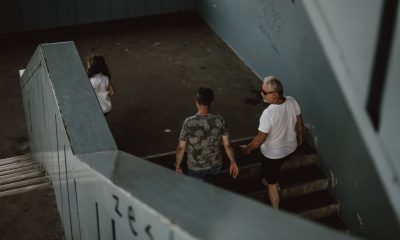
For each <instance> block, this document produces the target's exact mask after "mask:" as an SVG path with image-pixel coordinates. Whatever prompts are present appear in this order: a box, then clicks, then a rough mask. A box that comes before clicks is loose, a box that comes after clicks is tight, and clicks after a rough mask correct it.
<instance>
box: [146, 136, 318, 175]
mask: <svg viewBox="0 0 400 240" xmlns="http://www.w3.org/2000/svg"><path fill="white" fill-rule="evenodd" d="M249 142H250V140H244V141H237V142H235V143H232V146H233V148H234V151H235V158H236V161H237V164H238V166H239V167H244V166H247V165H251V164H257V163H260V161H261V159H263V158H264V157H263V155H262V154H261V152H260V151H259V150H257V151H253V152H252V153H251V154H249V155H245V154H243V153H242V151H241V150H240V148H239V146H240V145H243V144H248V143H249ZM222 154H223V159H224V161H223V166H222V168H223V169H228V167H229V161H228V158H227V156H226V154H225V152H224V151H222ZM309 155H315V151H314V150H312V148H311V147H310V146H308V145H307V144H302V145H301V146H299V147H298V148H297V149H296V151H295V154H294V157H293V158H292V159H291V160H289V162H290V161H296V160H297V159H298V158H303V157H304V156H309ZM144 158H146V157H144ZM186 158H187V157H186V153H185V156H184V158H183V159H184V161H185V160H186ZM175 159H176V158H175V152H173V151H172V152H169V153H166V154H162V155H160V156H157V157H151V158H149V159H148V161H150V162H152V163H155V164H157V165H161V166H164V167H166V168H170V169H173V168H174V163H175ZM185 165H186V164H183V166H184V167H185Z"/></svg>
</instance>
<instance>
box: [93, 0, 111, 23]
mask: <svg viewBox="0 0 400 240" xmlns="http://www.w3.org/2000/svg"><path fill="white" fill-rule="evenodd" d="M92 4H93V5H92V6H91V7H92V8H93V20H94V21H95V22H100V21H104V20H107V19H111V11H112V4H111V0H94V1H93V2H92Z"/></svg>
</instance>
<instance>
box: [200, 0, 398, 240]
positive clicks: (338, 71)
mask: <svg viewBox="0 0 400 240" xmlns="http://www.w3.org/2000/svg"><path fill="white" fill-rule="evenodd" d="M328 2H329V3H328ZM333 2H334V3H331V1H278V0H257V1H253V2H251V3H250V2H244V1H240V0H198V1H196V7H197V10H198V12H199V13H200V14H201V15H202V16H203V18H204V19H205V20H206V21H207V22H208V23H209V25H210V26H211V27H212V28H213V29H214V30H215V32H216V33H217V34H218V35H220V36H221V37H222V38H223V39H224V40H225V41H226V42H227V43H228V44H229V45H230V46H231V47H232V48H233V49H234V51H235V52H236V53H237V54H238V55H239V56H240V57H241V58H242V59H243V60H244V61H245V62H246V64H248V65H249V66H250V67H251V68H252V69H253V70H254V71H255V72H256V73H257V74H258V75H259V76H260V77H264V76H266V75H271V74H272V75H276V76H278V77H279V78H280V79H281V80H282V81H283V84H284V87H285V94H286V95H292V96H294V97H295V98H296V99H297V100H298V101H299V103H300V106H301V108H302V114H303V117H304V119H305V123H306V125H307V127H308V128H309V129H310V132H311V133H312V134H313V136H314V142H315V144H316V146H317V150H318V154H319V156H320V157H321V164H322V166H323V168H324V169H325V171H326V172H327V173H328V174H329V175H330V178H331V182H332V190H333V191H334V193H335V195H336V196H337V197H338V199H339V201H340V202H341V205H342V209H343V211H342V216H343V217H344V219H345V221H346V223H348V224H349V226H350V228H351V230H352V231H353V232H355V233H358V234H360V235H363V236H367V237H370V238H380V237H382V238H388V239H397V238H399V237H400V229H399V226H400V224H399V214H400V207H399V203H400V202H399V201H398V198H399V192H400V191H399V189H400V187H399V183H398V182H396V181H393V179H396V177H397V178H398V173H399V171H393V170H390V167H389V166H390V161H388V160H389V159H388V158H387V156H385V154H384V149H383V148H382V146H381V143H380V140H379V139H378V136H377V133H376V132H374V131H373V130H372V129H373V128H372V125H371V123H370V120H369V118H368V116H367V113H366V110H365V104H366V103H365V102H364V100H365V89H366V87H365V86H366V85H368V84H369V78H368V76H369V74H370V72H368V70H369V69H370V67H371V66H370V65H371V62H372V59H371V58H372V56H373V53H374V50H375V40H374V39H376V38H377V36H376V34H377V30H376V26H377V25H379V24H378V23H377V22H376V21H377V20H378V19H380V15H379V13H380V8H379V5H380V4H381V3H379V4H378V3H377V2H376V1H372V0H371V1H360V0H352V1H333ZM320 3H321V4H320ZM322 3H324V4H327V5H324V4H322ZM313 4H315V5H317V6H318V7H315V8H310V7H309V6H310V5H313ZM359 5H362V6H363V10H362V11H359V10H358V8H359ZM377 5H378V6H377ZM364 8H366V9H364ZM310 9H311V10H310ZM321 9H322V10H321ZM336 9H345V10H346V11H345V12H346V14H345V15H344V17H343V19H339V18H342V16H343V15H341V14H338V12H337V11H336ZM321 12H322V14H320V13H321ZM324 12H329V14H325V15H324ZM316 13H318V14H316ZM366 13H367V14H366ZM377 14H378V15H377ZM315 15H318V16H317V17H316V16H315ZM370 15H371V16H370ZM372 15H373V16H372ZM352 18H355V19H354V20H353V22H351V23H349V24H347V22H349V21H351V20H352ZM346 19H347V21H346ZM371 21H372V22H371ZM331 24H332V25H331ZM357 24H359V25H360V27H359V28H355V27H354V25H357ZM321 31H325V32H326V33H325V32H324V33H321ZM364 38H365V39H366V41H363V39H364ZM398 45H399V41H397V46H398ZM352 62H356V64H352ZM397 65H398V62H397ZM394 75H395V76H396V79H399V75H396V74H394ZM260 84H261V82H260ZM357 85H363V87H360V88H359V87H355V86H357ZM392 86H394V85H392ZM399 90H400V89H399V88H396V90H395V91H397V92H398V91H399ZM391 101H392V102H391V106H394V105H396V106H397V105H398V104H397V103H396V104H395V101H394V100H393V99H392V100H391ZM397 102H398V101H397ZM396 116H399V114H397V115H396ZM388 117H390V115H389V116H388ZM390 118H393V116H392V117H390ZM394 126H396V125H391V127H392V128H393V127H394ZM254 127H255V128H256V127H257V126H254ZM396 128H397V129H398V127H397V126H396ZM396 136H397V137H396V139H398V135H396ZM396 149H398V147H397V148H396ZM397 156H398V155H397ZM396 198H397V200H395V199H396ZM372 209H373V210H372ZM378 212H379V215H380V216H381V217H380V218H379V219H378V218H376V217H375V216H376V214H377V213H378Z"/></svg>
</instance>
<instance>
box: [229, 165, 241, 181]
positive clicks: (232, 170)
mask: <svg viewBox="0 0 400 240" xmlns="http://www.w3.org/2000/svg"><path fill="white" fill-rule="evenodd" d="M229 173H230V174H231V175H232V177H233V178H236V177H237V176H238V175H239V168H238V166H237V164H236V162H231V164H230V166H229Z"/></svg>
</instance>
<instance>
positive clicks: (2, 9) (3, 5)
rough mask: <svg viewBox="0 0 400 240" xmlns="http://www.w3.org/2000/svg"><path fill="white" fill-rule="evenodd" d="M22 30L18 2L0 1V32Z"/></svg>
mask: <svg viewBox="0 0 400 240" xmlns="http://www.w3.org/2000/svg"><path fill="white" fill-rule="evenodd" d="M15 29H18V30H21V29H22V21H21V7H20V4H19V1H3V0H2V1H0V32H12V31H14V30H15Z"/></svg>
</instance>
